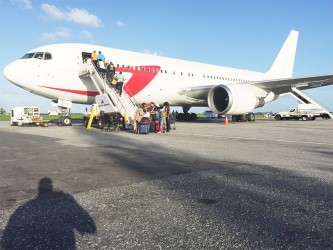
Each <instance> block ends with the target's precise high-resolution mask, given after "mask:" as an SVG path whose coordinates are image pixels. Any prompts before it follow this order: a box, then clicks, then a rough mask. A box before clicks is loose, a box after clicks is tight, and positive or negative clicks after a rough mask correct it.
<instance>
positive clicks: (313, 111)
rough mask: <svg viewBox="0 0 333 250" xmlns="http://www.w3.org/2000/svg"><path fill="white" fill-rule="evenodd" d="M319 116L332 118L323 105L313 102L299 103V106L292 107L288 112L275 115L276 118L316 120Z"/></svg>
mask: <svg viewBox="0 0 333 250" xmlns="http://www.w3.org/2000/svg"><path fill="white" fill-rule="evenodd" d="M317 117H321V118H323V119H330V115H329V114H327V112H325V111H324V110H323V109H322V108H321V107H318V106H316V105H313V104H299V105H298V107H297V108H292V109H290V110H289V111H287V112H278V113H276V115H275V120H302V121H307V120H315V119H316V118H317Z"/></svg>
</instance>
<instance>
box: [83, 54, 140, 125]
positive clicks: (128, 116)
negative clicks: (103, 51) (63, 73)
mask: <svg viewBox="0 0 333 250" xmlns="http://www.w3.org/2000/svg"><path fill="white" fill-rule="evenodd" d="M79 76H80V77H90V78H91V80H92V82H93V83H94V85H95V87H96V89H97V90H98V92H99V95H96V96H95V102H96V104H97V105H98V107H99V108H100V110H102V111H104V112H105V113H120V114H121V115H122V116H123V117H124V119H125V126H126V127H127V128H130V127H132V126H134V121H135V117H134V116H135V112H136V110H137V108H138V107H137V106H136V104H135V100H134V98H130V97H129V96H128V95H127V93H126V92H125V91H123V92H122V95H121V96H119V94H118V93H117V91H116V89H115V87H111V86H110V85H109V83H108V82H107V81H106V79H105V78H104V77H103V76H102V75H101V74H100V73H99V72H98V70H97V69H96V67H95V65H94V64H93V63H92V62H91V61H90V60H88V61H87V62H85V63H82V64H80V66H79Z"/></svg>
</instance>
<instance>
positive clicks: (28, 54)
mask: <svg viewBox="0 0 333 250" xmlns="http://www.w3.org/2000/svg"><path fill="white" fill-rule="evenodd" d="M34 54H35V53H27V54H25V55H24V56H22V58H21V59H29V58H33V56H34Z"/></svg>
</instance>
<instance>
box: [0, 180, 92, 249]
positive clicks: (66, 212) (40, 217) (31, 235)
mask: <svg viewBox="0 0 333 250" xmlns="http://www.w3.org/2000/svg"><path fill="white" fill-rule="evenodd" d="M74 230H76V231H77V232H79V233H80V234H95V233H96V231H97V230H96V225H95V222H94V221H93V219H92V217H91V216H90V215H89V214H88V212H87V211H85V210H84V209H83V208H82V207H81V206H80V205H79V204H78V203H77V202H76V200H75V199H74V197H73V196H71V195H70V194H66V193H64V192H62V191H59V192H55V191H53V185H52V180H51V179H50V178H47V177H45V178H42V179H40V181H39V185H38V195H37V196H36V197H35V198H33V199H32V200H30V201H28V202H27V203H25V204H23V205H21V206H20V207H19V208H18V209H17V210H16V211H15V212H14V213H13V214H12V215H11V217H10V219H9V221H8V223H7V226H6V228H5V230H4V233H3V236H2V239H1V245H0V246H1V249H75V234H74Z"/></svg>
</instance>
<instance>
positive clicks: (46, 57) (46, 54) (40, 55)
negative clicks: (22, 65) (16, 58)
mask: <svg viewBox="0 0 333 250" xmlns="http://www.w3.org/2000/svg"><path fill="white" fill-rule="evenodd" d="M30 58H36V59H40V60H51V59H52V54H51V53H49V52H32V53H27V54H25V55H24V56H23V57H22V58H21V59H30Z"/></svg>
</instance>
